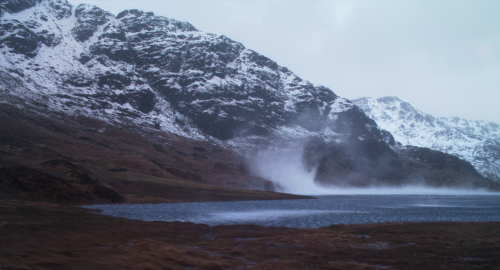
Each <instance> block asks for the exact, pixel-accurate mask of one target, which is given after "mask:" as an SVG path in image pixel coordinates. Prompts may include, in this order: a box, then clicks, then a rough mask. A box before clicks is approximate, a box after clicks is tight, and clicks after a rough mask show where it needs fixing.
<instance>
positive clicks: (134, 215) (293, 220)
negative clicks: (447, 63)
mask: <svg viewBox="0 0 500 270" xmlns="http://www.w3.org/2000/svg"><path fill="white" fill-rule="evenodd" d="M84 207H86V208H93V209H101V210H103V212H102V214H104V215H110V216H115V217H124V218H129V219H139V220H145V221H185V222H194V223H203V224H208V225H211V226H215V225H221V224H258V225H263V226H279V227H281V226H284V227H298V228H318V227H324V226H328V225H332V224H340V223H343V224H359V223H380V222H406V221H408V222H424V221H500V196H475V195H465V196H464V195H460V196H452V195H333V196H319V197H318V198H317V199H308V200H285V201H241V202H205V203H170V204H141V205H92V206H84Z"/></svg>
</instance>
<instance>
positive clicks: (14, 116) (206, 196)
mask: <svg viewBox="0 0 500 270" xmlns="http://www.w3.org/2000/svg"><path fill="white" fill-rule="evenodd" d="M47 113H48V112H47ZM0 126H1V127H2V128H1V130H0V195H2V196H3V197H6V198H23V199H31V200H38V201H46V202H59V203H72V204H84V203H103V202H107V203H116V202H128V203H147V202H192V201H231V200H272V199H293V198H304V197H301V196H296V195H289V194H280V193H275V192H269V191H272V190H273V184H272V183H271V182H270V181H267V180H264V179H260V178H258V177H254V176H251V175H249V173H248V171H247V170H246V167H245V165H244V159H243V157H241V156H240V155H238V154H236V153H235V152H233V151H230V150H227V149H224V148H222V147H220V146H216V145H212V144H210V143H209V142H201V141H195V140H190V139H186V138H182V137H179V136H176V135H172V134H167V133H165V132H160V131H158V130H155V129H154V128H149V127H142V126H137V125H132V124H130V125H128V124H126V123H121V124H119V125H118V124H117V125H112V124H109V123H106V122H103V121H101V120H98V119H93V118H88V117H83V116H79V117H70V116H66V115H62V114H57V113H50V114H48V115H47V116H42V115H39V114H37V113H33V112H30V111H29V110H28V111H21V110H20V109H18V108H16V107H13V106H9V105H6V104H0Z"/></svg>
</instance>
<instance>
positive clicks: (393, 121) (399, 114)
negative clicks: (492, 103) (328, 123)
mask: <svg viewBox="0 0 500 270" xmlns="http://www.w3.org/2000/svg"><path fill="white" fill-rule="evenodd" d="M353 102H354V103H355V104H356V105H357V106H359V107H360V108H361V109H362V110H363V111H364V112H365V113H366V114H367V115H368V116H370V117H371V118H372V119H374V120H375V121H376V122H377V124H378V125H379V126H380V127H381V128H383V129H385V130H387V131H389V132H391V133H392V135H393V136H394V138H395V139H396V141H398V142H400V143H402V144H403V145H413V146H419V147H427V148H431V149H434V150H438V151H441V152H444V153H448V154H452V155H456V156H458V157H460V158H462V159H465V160H467V161H469V162H470V163H472V164H473V165H474V166H475V167H476V169H477V170H478V171H479V172H480V173H481V174H483V175H484V176H486V177H488V178H490V179H494V180H500V125H498V124H496V123H493V122H485V121H471V120H465V119H462V118H458V117H434V116H432V115H430V114H426V113H423V112H422V111H420V110H419V109H417V108H415V107H414V106H413V105H411V104H410V103H408V102H406V101H404V100H402V99H400V98H397V97H383V98H379V99H372V98H360V99H357V100H354V101H353Z"/></svg>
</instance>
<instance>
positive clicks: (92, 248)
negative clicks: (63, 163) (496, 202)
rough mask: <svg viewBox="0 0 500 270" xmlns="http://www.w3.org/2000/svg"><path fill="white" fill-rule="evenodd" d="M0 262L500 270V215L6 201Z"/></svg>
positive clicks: (0, 212)
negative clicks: (240, 221)
mask: <svg viewBox="0 0 500 270" xmlns="http://www.w3.org/2000/svg"><path fill="white" fill-rule="evenodd" d="M0 217H1V219H0V220H1V222H0V269H11V270H12V269H134V270H137V269H273V270H275V269H499V266H500V249H499V246H500V226H499V225H500V223H498V222H497V223H413V224H405V223H401V224H373V225H349V226H347V225H336V226H331V227H327V228H322V229H291V228H266V227H260V226H254V225H242V226H217V227H209V226H206V225H198V224H191V223H179V222H174V223H167V222H143V221H135V220H126V219H118V218H111V217H106V216H102V215H97V214H93V213H90V212H88V211H86V210H83V209H79V208H75V207H69V206H60V205H57V204H48V203H22V202H19V201H1V203H0Z"/></svg>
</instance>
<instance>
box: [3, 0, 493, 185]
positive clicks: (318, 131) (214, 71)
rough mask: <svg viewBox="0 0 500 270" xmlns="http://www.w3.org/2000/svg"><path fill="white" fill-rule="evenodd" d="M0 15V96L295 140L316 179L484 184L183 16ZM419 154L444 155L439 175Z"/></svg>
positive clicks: (35, 5) (6, 9)
mask: <svg viewBox="0 0 500 270" xmlns="http://www.w3.org/2000/svg"><path fill="white" fill-rule="evenodd" d="M0 16H1V26H0V63H1V64H0V93H1V96H0V102H2V103H10V104H14V105H16V106H18V107H26V108H27V107H28V106H29V107H31V108H37V109H36V110H37V112H38V113H44V112H48V111H49V112H54V111H55V112H59V113H64V114H66V115H74V116H77V115H85V116H88V117H93V118H99V119H101V120H105V121H107V122H108V123H112V124H117V125H119V124H127V123H133V124H134V125H136V126H140V127H143V128H150V129H157V130H162V131H164V132H168V133H173V134H177V135H180V136H184V137H189V138H192V139H196V140H203V141H210V142H214V143H218V144H220V145H225V146H227V147H235V148H239V149H241V148H242V147H243V146H245V145H249V144H252V143H257V142H263V141H264V142H269V141H270V140H273V139H274V140H276V139H283V138H287V139H293V140H297V139H300V138H304V139H305V141H306V142H307V143H306V146H305V149H306V152H307V154H306V155H305V157H304V158H305V159H306V162H307V163H308V165H309V167H310V168H316V167H317V168H318V174H317V178H318V179H319V180H321V181H322V182H324V183H327V184H328V183H344V182H345V181H347V182H349V183H351V184H352V183H355V184H356V185H368V184H391V185H400V184H403V183H406V182H416V181H420V182H422V180H423V181H424V182H428V183H429V184H432V185H437V186H441V185H449V184H450V183H451V184H453V183H455V184H456V183H460V184H464V183H465V181H469V183H475V184H474V185H476V184H477V185H476V186H489V183H487V182H485V181H486V180H485V179H483V178H481V177H480V176H479V174H477V172H476V171H475V169H474V168H473V167H472V166H469V165H468V164H467V163H463V162H462V161H460V160H458V159H455V157H452V156H447V155H444V156H442V155H440V154H438V153H435V152H426V151H423V150H418V149H417V150H415V151H406V150H405V149H399V147H398V145H397V144H396V143H395V141H394V138H393V136H392V135H391V134H390V133H389V132H387V131H385V130H383V129H380V128H379V127H378V126H377V124H376V123H375V121H373V120H372V119H370V118H369V117H367V116H366V114H365V113H364V112H363V111H362V110H361V109H359V107H357V106H356V105H354V104H353V103H352V102H351V101H349V100H347V99H344V98H341V97H339V96H337V95H336V94H334V93H333V92H332V91H331V90H330V89H328V88H326V87H323V86H318V85H314V84H312V83H310V82H308V81H305V80H303V79H301V78H299V77H298V76H296V75H295V74H294V73H293V72H292V71H290V70H288V69H287V68H285V67H282V66H280V65H278V64H277V63H276V62H274V61H272V60H271V59H269V58H267V57H265V56H263V55H260V54H258V53H257V52H255V51H252V50H250V49H248V48H245V46H244V45H243V44H241V43H238V42H236V41H233V40H231V39H229V38H227V37H225V36H223V35H217V34H210V33H204V32H201V31H198V30H197V29H196V28H195V27H194V26H192V25H191V24H189V23H185V22H179V21H176V20H173V19H168V18H165V17H162V16H155V15H154V14H153V13H152V12H142V11H139V10H125V11H123V12H121V13H120V14H118V15H117V16H114V15H113V14H111V13H109V12H106V11H104V10H102V9H100V8H98V7H96V6H90V5H84V4H82V5H79V6H78V7H76V8H75V7H73V6H72V5H70V4H69V3H68V2H67V1H65V0H53V1H49V0H6V1H2V2H1V4H0ZM415 156H420V157H421V158H420V159H416V158H415ZM429 157H435V158H438V159H440V160H441V161H442V162H443V166H441V167H439V168H437V167H436V168H437V169H438V170H444V171H442V172H443V173H442V174H439V175H438V174H435V173H434V170H435V169H436V168H435V164H433V163H432V162H431V161H432V159H430V158H429ZM451 164H454V165H453V166H451ZM417 172H418V173H417ZM424 172H428V173H424ZM422 178H423V179H422ZM449 179H459V180H449ZM460 179H461V180H460ZM471 179H473V180H471ZM453 181H455V182H453Z"/></svg>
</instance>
